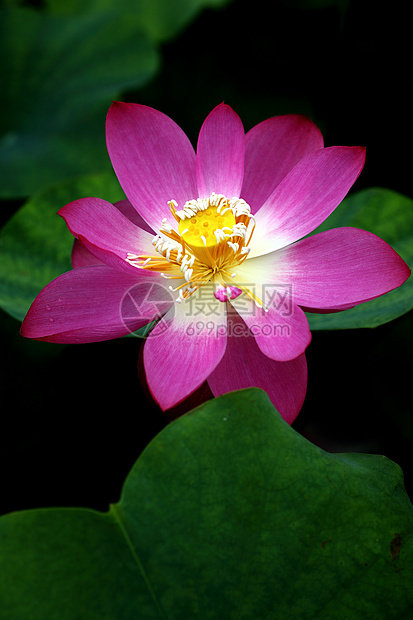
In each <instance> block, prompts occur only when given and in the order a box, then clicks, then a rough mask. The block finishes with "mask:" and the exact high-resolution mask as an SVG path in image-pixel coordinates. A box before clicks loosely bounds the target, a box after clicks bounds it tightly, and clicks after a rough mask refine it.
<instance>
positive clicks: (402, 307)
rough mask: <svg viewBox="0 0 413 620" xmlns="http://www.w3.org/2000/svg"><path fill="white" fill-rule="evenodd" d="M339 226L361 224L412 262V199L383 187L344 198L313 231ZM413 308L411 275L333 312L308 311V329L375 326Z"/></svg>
mask: <svg viewBox="0 0 413 620" xmlns="http://www.w3.org/2000/svg"><path fill="white" fill-rule="evenodd" d="M340 226H353V227H354V228H363V229H364V230H368V231H370V232H372V233H375V234H376V235H378V236H379V237H381V238H382V239H384V240H385V241H387V243H389V244H390V245H391V246H392V247H393V248H394V249H395V250H396V251H397V252H398V253H399V254H400V256H401V257H402V258H403V259H404V260H405V261H406V262H407V264H408V265H409V266H410V267H411V266H412V265H413V200H411V199H410V198H407V197H406V196H403V195H402V194H399V193H397V192H394V191H392V190H389V189H383V188H370V189H366V190H363V191H360V192H357V193H355V194H352V195H351V196H349V197H348V198H346V199H345V200H344V201H343V202H342V204H341V205H340V206H339V207H338V208H337V209H336V210H335V211H334V212H333V213H332V214H331V215H330V217H328V218H327V219H326V220H325V222H324V223H323V224H322V225H321V226H320V227H319V228H317V230H316V231H315V233H318V232H322V231H323V230H327V229H330V228H338V227H340ZM412 308H413V278H409V280H408V281H407V282H406V283H405V284H403V285H402V286H401V287H399V288H398V289H396V290H394V291H391V292H390V293H388V294H387V295H384V296H382V297H379V298H377V299H373V300H372V301H368V302H366V303H364V304H360V305H359V306H356V307H354V308H352V309H351V310H346V311H345V312H338V313H335V314H307V317H308V320H309V323H310V327H311V329H350V328H357V327H377V326H378V325H382V324H383V323H387V322H389V321H392V320H393V319H395V318H397V317H398V316H401V315H402V314H405V313H406V312H408V311H409V310H411V309H412Z"/></svg>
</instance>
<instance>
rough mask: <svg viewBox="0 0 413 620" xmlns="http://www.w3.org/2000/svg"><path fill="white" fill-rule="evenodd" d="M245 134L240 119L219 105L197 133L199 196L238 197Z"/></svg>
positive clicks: (227, 108) (240, 185)
mask: <svg viewBox="0 0 413 620" xmlns="http://www.w3.org/2000/svg"><path fill="white" fill-rule="evenodd" d="M244 152H245V135H244V128H243V125H242V122H241V119H240V118H239V116H238V115H237V114H236V113H235V112H234V110H232V108H230V107H229V106H228V105H225V104H224V103H221V104H220V105H219V106H217V107H216V108H214V109H213V110H212V112H211V113H210V114H209V115H208V116H207V118H206V119H205V121H204V123H203V125H202V127H201V131H200V132H199V138H198V146H197V158H196V174H197V181H198V190H199V196H200V197H201V198H208V197H209V196H210V195H211V194H212V192H215V194H224V195H225V196H226V197H227V198H232V197H233V196H237V197H239V196H240V193H241V187H242V179H243V176H244Z"/></svg>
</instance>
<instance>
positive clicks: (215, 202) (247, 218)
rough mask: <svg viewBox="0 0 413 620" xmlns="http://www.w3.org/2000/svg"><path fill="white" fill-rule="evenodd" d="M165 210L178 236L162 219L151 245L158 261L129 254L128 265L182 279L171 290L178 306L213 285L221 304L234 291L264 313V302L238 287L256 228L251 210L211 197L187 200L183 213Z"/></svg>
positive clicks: (238, 201) (238, 202) (235, 201)
mask: <svg viewBox="0 0 413 620" xmlns="http://www.w3.org/2000/svg"><path fill="white" fill-rule="evenodd" d="M168 205H169V208H170V210H171V213H172V215H173V217H174V218H175V220H176V221H177V223H178V232H177V231H176V230H174V229H173V228H172V226H170V225H169V224H168V223H167V221H166V219H164V220H163V221H162V226H161V227H160V232H161V233H162V234H161V235H156V236H155V237H154V239H153V241H152V245H153V246H154V248H155V250H156V251H157V253H158V255H157V256H149V255H136V254H132V253H129V254H128V255H127V257H126V260H127V261H128V262H129V263H130V264H131V265H133V266H135V267H138V268H141V269H147V270H149V271H158V272H160V274H161V276H162V277H164V278H167V279H175V280H182V279H184V282H183V283H181V284H179V285H178V286H177V287H176V288H173V287H172V286H170V287H169V288H170V290H173V291H177V292H178V298H177V300H176V301H179V302H182V301H185V300H186V299H188V298H189V297H190V295H191V294H192V293H193V292H194V291H196V290H197V289H198V288H200V287H201V286H204V285H206V284H207V283H209V282H212V283H213V285H214V287H215V289H216V290H217V289H219V291H220V292H219V294H215V297H216V299H219V300H220V301H224V300H225V299H224V298H222V290H223V288H224V290H226V291H227V292H228V293H227V295H228V298H234V296H237V293H236V291H237V290H238V291H239V293H238V294H240V293H241V292H245V293H246V294H247V295H248V296H249V297H251V298H252V299H253V300H254V301H255V303H256V304H257V305H258V306H260V307H263V304H262V301H261V300H260V299H258V298H257V297H255V295H254V294H253V293H252V292H251V291H250V290H249V289H248V288H245V287H244V286H243V285H242V283H240V282H238V281H237V268H238V267H239V266H240V265H241V264H242V263H243V262H244V260H245V259H246V258H247V256H248V253H249V250H250V249H249V247H248V246H249V243H250V241H251V238H252V234H253V232H254V228H255V220H254V218H253V216H252V215H251V209H250V207H249V205H248V204H247V203H246V202H245V201H244V200H242V199H241V198H231V199H228V198H227V197H226V196H224V195H222V194H215V193H212V194H211V196H210V197H209V198H198V199H196V200H188V201H187V202H186V203H185V205H184V207H183V209H181V210H178V209H177V207H178V204H177V203H176V201H175V200H170V201H169V202H168ZM234 285H235V286H234ZM238 287H239V288H238ZM224 297H225V296H224Z"/></svg>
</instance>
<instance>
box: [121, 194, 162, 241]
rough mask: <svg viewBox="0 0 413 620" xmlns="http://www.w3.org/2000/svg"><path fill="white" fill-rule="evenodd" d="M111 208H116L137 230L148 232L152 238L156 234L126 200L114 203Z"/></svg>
mask: <svg viewBox="0 0 413 620" xmlns="http://www.w3.org/2000/svg"><path fill="white" fill-rule="evenodd" d="M113 206H114V207H116V208H117V209H118V210H119V211H120V212H121V213H123V215H125V216H126V217H127V218H128V220H130V221H131V222H133V224H135V226H139V228H142V230H146V232H148V233H149V234H150V235H152V236H154V235H155V234H157V232H156V231H154V230H153V229H152V228H151V227H150V226H149V225H148V224H147V223H146V222H145V220H144V219H143V217H141V216H140V215H139V213H138V212H137V211H136V209H135V208H134V207H133V206H132V205H131V203H130V202H129V200H128V199H127V198H126V199H125V200H119V202H115V203H114V205H113Z"/></svg>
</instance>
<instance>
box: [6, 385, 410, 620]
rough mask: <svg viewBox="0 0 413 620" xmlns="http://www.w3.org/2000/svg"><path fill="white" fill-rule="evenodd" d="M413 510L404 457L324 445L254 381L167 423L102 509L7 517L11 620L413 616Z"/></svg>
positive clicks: (354, 619) (34, 512)
mask: <svg viewBox="0 0 413 620" xmlns="http://www.w3.org/2000/svg"><path fill="white" fill-rule="evenodd" d="M412 526H413V508H412V505H411V503H410V501H409V500H408V497H407V495H406V493H405V490H404V487H403V480H402V473H401V470H400V469H399V467H398V466H397V465H395V464H394V463H392V462H391V461H389V460H387V459H386V458H384V457H380V456H369V455H357V454H352V455H349V454H347V455H346V454H336V455H332V454H328V453H326V452H324V451H322V450H321V449H319V448H317V447H315V446H314V445H312V444H311V443H310V442H308V441H307V440H305V439H304V438H303V437H302V436H300V435H299V434H298V433H296V432H295V431H294V430H293V429H292V428H291V427H289V426H288V425H287V424H286V423H285V422H284V421H283V420H282V419H281V417H280V416H279V415H278V413H277V412H276V411H275V410H274V408H273V406H272V405H271V403H270V401H269V399H268V397H267V395H266V394H265V393H264V392H262V391H260V390H257V389H250V390H241V391H239V392H234V393H232V394H228V395H226V396H223V397H221V398H218V399H215V400H213V401H210V402H208V403H206V404H204V405H202V406H201V407H199V408H198V409H196V410H194V411H193V412H191V413H189V414H187V415H186V416H183V417H181V418H179V419H178V420H177V421H175V422H173V423H172V424H170V425H169V426H168V427H166V428H165V429H164V430H163V431H162V432H161V433H160V434H159V435H158V436H157V437H155V439H154V440H153V441H152V442H151V444H150V445H149V446H148V447H147V448H146V450H145V451H144V453H143V454H142V455H141V457H140V458H139V460H138V461H137V463H136V464H135V466H134V467H133V469H132V471H131V473H130V475H129V476H128V478H127V480H126V483H125V486H124V489H123V493H122V496H121V499H120V501H119V503H117V504H114V505H113V506H111V508H110V510H109V511H108V512H107V513H106V514H102V513H99V512H95V511H92V510H86V509H44V510H32V511H25V512H21V513H12V514H9V515H6V516H4V517H2V518H1V519H0V574H1V576H2V577H1V580H0V600H1V609H2V613H3V617H5V618H7V619H8V620H27V618H30V620H44V619H45V618H47V619H48V620H66V619H67V620H73V618H82V620H92V619H96V620H97V619H99V620H129V619H130V620H136V618H145V620H150V619H161V618H163V619H169V620H174V619H176V620H182V618H191V619H196V618H199V619H207V618H210V619H213V618H216V619H221V618H225V619H228V620H230V619H231V618H232V619H235V618H237V619H239V620H241V619H245V620H247V619H248V620H249V619H251V618H260V619H261V618H262V619H264V618H265V620H272V619H274V620H279V619H281V618H288V619H290V618H303V619H304V618H305V619H307V618H320V619H331V620H333V619H334V620H340V619H343V620H348V619H349V618H351V619H352V620H357V619H359V618H360V619H363V620H365V618H385V619H389V618H407V617H409V614H410V613H411V609H412V605H413V590H412V588H411V583H412V579H413V558H412V552H413V539H412V533H413V532H412Z"/></svg>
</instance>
